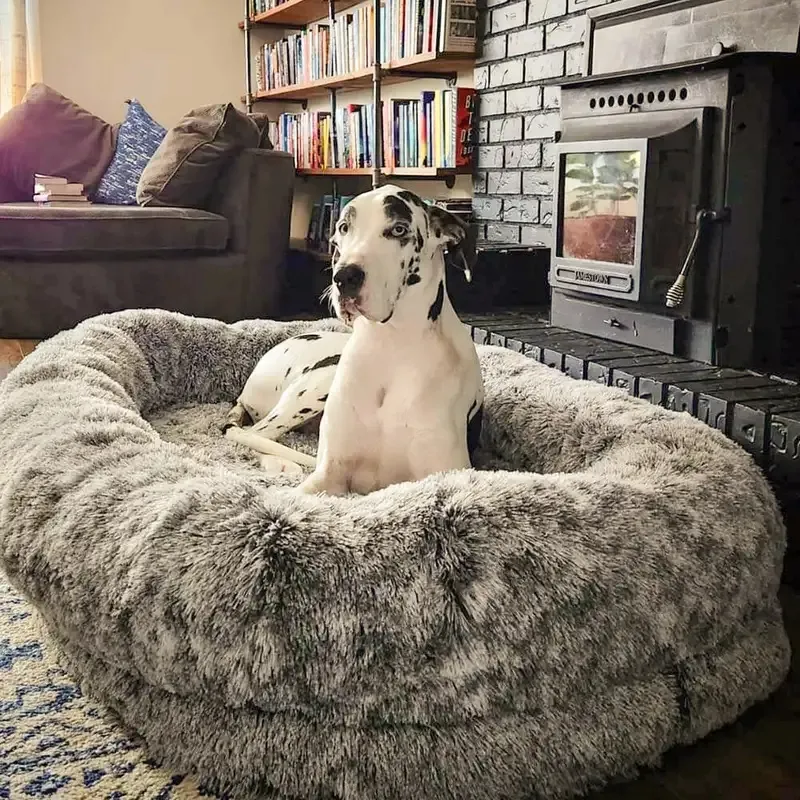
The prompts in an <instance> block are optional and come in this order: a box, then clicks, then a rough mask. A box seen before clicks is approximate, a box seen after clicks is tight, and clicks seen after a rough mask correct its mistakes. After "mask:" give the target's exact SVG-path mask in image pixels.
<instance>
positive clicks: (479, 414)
mask: <svg viewBox="0 0 800 800" xmlns="http://www.w3.org/2000/svg"><path fill="white" fill-rule="evenodd" d="M473 408H475V403H473V404H472V407H471V408H470V410H469V414H467V450H468V451H469V460H470V463H472V464H474V459H473V455H474V453H475V451H476V450H477V449H478V444H480V440H481V428H482V427H483V406H481V407H480V408H479V409H478V410H477V411H476V412H475V415H474V416H473V417H472V419H470V417H469V415H470V414H472V409H473Z"/></svg>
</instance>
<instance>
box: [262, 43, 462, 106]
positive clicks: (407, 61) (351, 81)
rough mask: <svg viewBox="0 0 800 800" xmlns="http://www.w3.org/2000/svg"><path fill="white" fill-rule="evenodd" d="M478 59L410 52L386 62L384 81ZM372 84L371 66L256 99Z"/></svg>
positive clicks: (443, 70) (296, 97)
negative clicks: (403, 56) (407, 54)
mask: <svg viewBox="0 0 800 800" xmlns="http://www.w3.org/2000/svg"><path fill="white" fill-rule="evenodd" d="M474 61H475V56H474V55H473V54H472V53H441V54H439V55H437V54H435V53H424V54H422V55H417V56H410V57H409V58H403V59H400V60H399V61H392V62H390V63H388V64H385V65H384V66H383V77H382V83H384V84H388V83H401V82H403V81H407V80H410V79H411V78H413V75H412V76H409V75H406V74H399V73H400V71H402V72H403V73H406V72H410V73H414V74H417V73H420V77H423V76H424V75H425V74H429V75H430V74H435V75H448V74H450V73H456V72H458V71H459V70H461V69H464V68H466V67H468V66H470V65H471V64H472V63H473V62H474ZM371 85H372V67H368V68H367V69H361V70H358V71H356V72H349V73H347V74H346V75H336V76H334V77H331V78H322V79H320V80H318V81H311V82H310V83H295V84H292V85H291V86H281V87H280V88H278V89H267V90H266V91H264V92H257V93H256V94H254V95H253V97H254V99H255V100H256V101H258V100H266V101H270V100H272V101H275V100H306V99H308V98H311V97H318V96H320V95H326V94H327V93H328V91H329V90H330V89H360V88H366V87H368V86H371Z"/></svg>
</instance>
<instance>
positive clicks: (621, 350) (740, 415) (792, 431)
mask: <svg viewBox="0 0 800 800" xmlns="http://www.w3.org/2000/svg"><path fill="white" fill-rule="evenodd" d="M548 316H549V310H548V309H547V308H546V307H543V308H518V309H508V310H498V311H496V312H492V313H486V314H463V313H462V314H461V319H462V320H463V322H464V323H465V324H466V325H468V326H469V327H470V329H471V331H472V338H473V341H475V343H476V344H492V345H497V346H500V347H507V348H509V349H510V350H514V351H515V352H518V353H523V354H524V355H526V356H528V357H530V358H532V359H534V360H535V361H539V362H542V363H544V364H547V365H548V366H550V367H553V368H554V369H558V370H560V371H561V372H564V373H566V374H567V375H569V376H570V377H572V378H577V379H584V380H592V381H597V382H598V383H602V384H605V385H606V386H615V387H617V388H619V389H623V390H625V391H627V392H628V393H629V394H631V395H633V396H635V397H641V398H643V399H645V400H648V401H649V402H651V403H653V404H655V405H662V406H664V407H665V408H669V409H671V410H674V411H686V412H688V413H690V414H692V415H693V416H695V417H697V418H698V419H701V420H702V421H703V422H705V423H706V424H707V425H710V426H711V427H714V428H716V429H717V430H720V431H722V432H723V433H724V434H725V435H726V436H728V437H730V438H731V439H733V440H734V441H735V442H737V444H739V445H741V446H742V447H743V448H744V449H745V450H746V451H747V452H748V453H750V454H751V455H752V456H753V458H755V460H756V461H757V462H758V463H759V464H760V465H761V466H762V467H763V468H764V470H765V471H766V472H767V474H768V475H769V476H770V477H774V478H776V479H777V480H779V481H780V482H781V483H789V484H793V485H796V486H797V487H798V488H799V489H800V385H798V384H796V383H792V382H789V381H786V380H783V379H780V378H776V377H772V376H768V375H760V374H758V373H755V372H751V371H747V370H734V369H728V368H720V367H713V366H709V365H708V364H702V363H700V362H698V361H690V360H688V359H685V358H680V357H678V356H672V355H667V354H664V353H658V352H655V351H653V350H647V349H645V348H643V347H634V346H630V345H625V344H620V343H618V342H612V341H609V340H607V339H599V338H596V337H592V336H586V335H584V334H580V333H575V332H574V331H569V330H565V329H563V328H557V327H554V326H552V325H550V324H549V322H548Z"/></svg>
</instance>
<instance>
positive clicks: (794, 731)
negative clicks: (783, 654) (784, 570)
mask: <svg viewBox="0 0 800 800" xmlns="http://www.w3.org/2000/svg"><path fill="white" fill-rule="evenodd" d="M35 346H36V342H34V341H30V340H17V339H5V340H4V339H0V380H2V379H3V378H4V377H5V376H6V375H7V374H8V372H9V371H10V370H11V369H12V368H13V367H14V366H15V365H16V364H18V363H19V362H20V361H21V360H22V359H23V358H24V357H25V356H26V355H27V354H28V353H30V352H31V351H32V350H33V348H34V347H35ZM781 601H782V603H783V608H784V613H785V619H786V627H787V629H788V631H789V637H790V639H791V641H792V650H793V653H794V658H793V659H792V670H791V673H790V676H789V679H788V680H787V681H786V683H785V684H784V685H783V686H782V687H781V688H780V689H779V690H778V692H776V693H775V695H773V696H772V697H771V698H770V699H769V700H768V701H767V702H765V703H763V704H762V705H761V706H759V707H758V708H754V709H751V710H750V711H748V712H747V713H746V714H745V715H744V716H743V717H742V718H741V719H740V720H739V721H738V722H736V723H735V724H734V725H731V726H730V727H728V728H726V729H724V730H722V731H719V732H717V733H715V734H713V735H712V736H709V737H708V738H706V739H704V740H703V741H702V742H699V743H698V744H695V745H693V746H692V747H686V748H681V749H678V750H674V751H672V752H670V753H669V754H668V755H667V756H666V758H665V759H664V764H663V766H662V768H661V769H658V770H653V771H648V772H646V773H645V774H643V775H642V776H641V777H640V778H639V779H638V780H635V781H631V782H628V783H624V784H620V785H618V786H612V787H609V788H607V789H605V790H604V791H602V792H599V793H596V794H594V795H593V796H592V798H593V800H800V593H798V592H797V591H796V590H794V589H791V588H789V587H788V586H787V587H784V588H783V589H782V591H781Z"/></svg>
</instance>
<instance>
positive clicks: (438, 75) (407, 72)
mask: <svg viewBox="0 0 800 800" xmlns="http://www.w3.org/2000/svg"><path fill="white" fill-rule="evenodd" d="M381 75H383V76H387V75H399V76H400V77H401V78H430V79H438V80H443V81H447V84H448V86H453V85H455V83H456V81H457V80H458V73H457V72H419V71H417V70H413V69H392V68H391V67H390V68H389V69H384V70H381Z"/></svg>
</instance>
